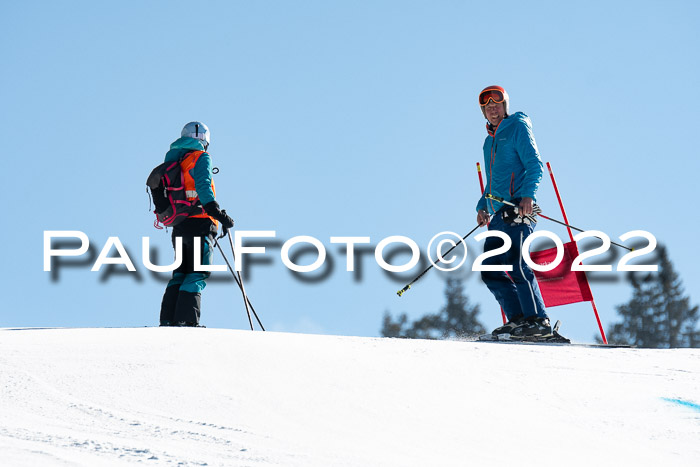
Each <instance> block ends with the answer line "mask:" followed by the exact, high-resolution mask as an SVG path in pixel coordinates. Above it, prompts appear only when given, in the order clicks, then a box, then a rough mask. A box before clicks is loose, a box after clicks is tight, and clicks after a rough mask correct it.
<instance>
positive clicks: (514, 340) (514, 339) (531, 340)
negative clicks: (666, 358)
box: [478, 320, 633, 348]
mask: <svg viewBox="0 0 700 467" xmlns="http://www.w3.org/2000/svg"><path fill="white" fill-rule="evenodd" d="M560 327H561V321H560V320H557V322H556V323H555V324H554V327H553V328H552V332H551V333H550V334H546V335H544V336H524V337H523V336H512V335H510V334H498V335H493V334H482V335H481V336H479V339H478V342H500V343H509V344H549V345H573V346H577V347H601V348H632V347H633V346H631V345H615V344H577V343H572V342H571V339H569V338H567V337H564V336H562V335H561V334H559V328H560Z"/></svg>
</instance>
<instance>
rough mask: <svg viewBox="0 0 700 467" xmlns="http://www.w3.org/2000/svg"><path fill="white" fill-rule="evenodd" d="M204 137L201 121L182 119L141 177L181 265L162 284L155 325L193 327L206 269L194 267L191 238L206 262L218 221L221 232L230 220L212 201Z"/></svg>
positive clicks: (205, 131) (205, 130) (206, 131)
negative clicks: (159, 159) (176, 134)
mask: <svg viewBox="0 0 700 467" xmlns="http://www.w3.org/2000/svg"><path fill="white" fill-rule="evenodd" d="M209 142H210V133H209V128H207V126H206V125H205V124H203V123H202V122H190V123H188V124H187V125H185V126H184V128H183V129H182V132H181V137H180V138H178V139H177V140H176V141H174V142H173V143H172V144H171V145H170V150H169V151H168V152H167V153H166V155H165V162H164V163H163V164H161V165H160V166H158V167H156V168H155V169H154V170H153V173H152V174H151V176H150V177H149V179H148V182H147V184H148V186H149V187H150V188H151V193H152V195H153V199H154V202H155V204H156V210H155V213H156V216H157V219H158V221H161V222H163V223H164V224H165V225H166V226H172V228H173V233H172V241H173V247H174V248H175V243H176V238H181V239H182V264H180V266H179V267H178V268H177V269H175V270H174V271H173V276H172V279H171V280H170V282H168V285H167V286H166V288H165V293H164V294H163V300H162V302H161V308H160V325H161V326H193V327H197V326H199V318H200V315H201V297H202V290H204V287H205V286H206V279H207V278H208V277H209V275H210V273H209V272H206V271H195V270H194V253H195V239H196V238H199V248H200V258H201V263H200V264H201V265H210V264H211V258H212V250H213V248H214V244H215V243H214V242H215V237H216V234H217V232H218V224H219V222H220V223H221V225H222V229H223V233H222V236H224V235H226V233H227V232H228V229H230V228H232V227H233V219H231V218H230V217H229V216H228V215H227V214H226V211H225V210H222V209H220V208H219V204H218V203H217V202H216V190H215V188H214V181H213V180H212V173H213V172H212V162H211V156H210V155H209V153H208V152H207V149H208V147H209ZM158 221H156V227H158V224H157V222H158ZM159 228H160V227H159Z"/></svg>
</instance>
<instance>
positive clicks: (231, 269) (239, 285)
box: [214, 237, 265, 331]
mask: <svg viewBox="0 0 700 467" xmlns="http://www.w3.org/2000/svg"><path fill="white" fill-rule="evenodd" d="M229 238H230V237H229ZM214 243H215V244H216V246H217V247H218V248H219V252H220V253H221V256H222V257H223V258H224V261H225V262H226V266H228V269H229V271H231V275H233V279H234V280H235V281H236V284H237V285H238V287H239V288H240V289H241V292H242V293H243V296H244V299H245V304H246V312H248V307H250V310H251V311H252V312H253V315H254V316H255V319H256V320H257V322H258V324H259V325H260V329H262V330H263V331H264V330H265V327H264V326H263V324H262V323H261V322H260V318H259V317H258V314H257V313H256V312H255V308H253V304H252V303H250V299H249V298H248V295H246V293H245V291H244V290H243V284H242V280H241V281H239V280H238V278H237V277H236V273H235V272H234V270H233V268H232V267H231V263H229V261H228V258H227V257H226V254H224V250H223V249H222V248H221V245H220V244H219V242H218V241H217V239H216V238H215V239H214ZM248 322H249V323H250V329H251V330H253V322H252V320H251V318H250V312H248Z"/></svg>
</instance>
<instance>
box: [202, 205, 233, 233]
mask: <svg viewBox="0 0 700 467" xmlns="http://www.w3.org/2000/svg"><path fill="white" fill-rule="evenodd" d="M204 210H205V211H206V213H207V214H209V215H210V216H211V217H213V218H214V219H216V220H217V221H219V222H221V226H222V227H223V228H224V229H226V230H228V229H230V228H231V227H233V219H231V218H230V217H229V215H228V214H226V210H225V209H220V208H219V203H217V202H216V201H211V202H209V203H207V204H205V205H204Z"/></svg>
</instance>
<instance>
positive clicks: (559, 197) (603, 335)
mask: <svg viewBox="0 0 700 467" xmlns="http://www.w3.org/2000/svg"><path fill="white" fill-rule="evenodd" d="M547 170H549V177H550V178H551V179H552V185H553V186H554V193H556V195H557V201H559V207H560V208H561V215H562V216H564V222H566V223H567V224H568V223H569V219H568V218H567V217H566V211H565V210H564V204H563V203H562V202H561V196H560V195H559V188H558V187H557V181H556V180H555V179H554V172H552V166H551V165H550V164H549V162H547ZM566 230H567V231H568V232H569V238H571V241H572V242H573V241H574V235H573V234H572V233H571V228H570V227H569V226H567V227H566ZM583 274H584V275H585V274H586V273H585V272H584V273H583ZM586 281H588V278H586ZM589 288H590V286H589ZM591 306H592V307H593V313H594V314H595V319H596V321H597V322H598V329H600V337H602V338H603V343H604V344H607V343H608V339H607V338H606V337H605V331H604V330H603V325H602V324H601V322H600V316H598V308H597V307H596V306H595V300H594V299H593V291H591Z"/></svg>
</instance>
